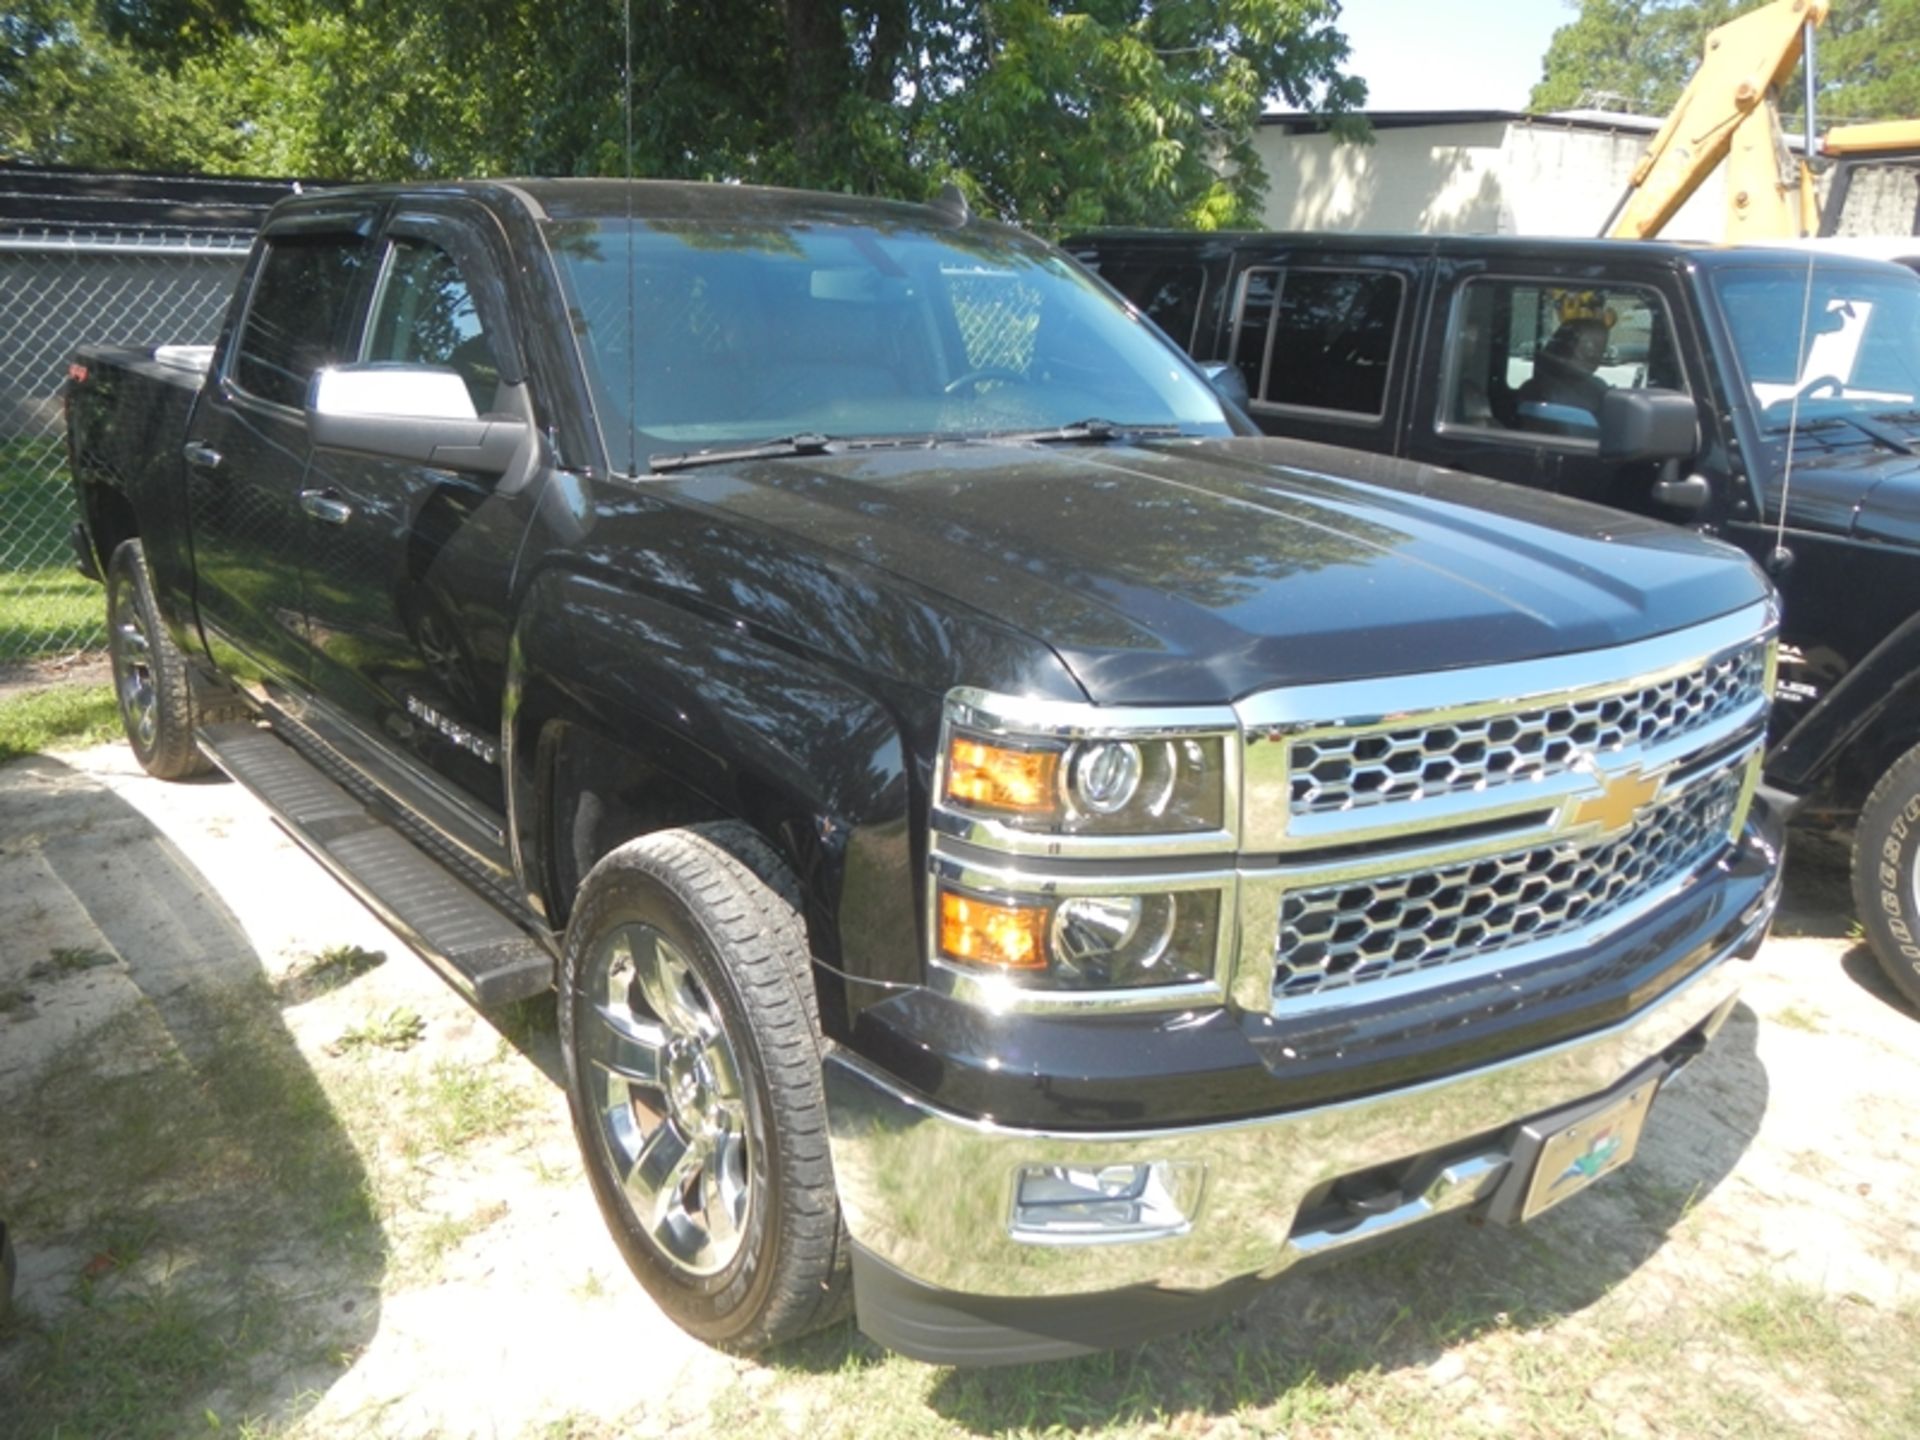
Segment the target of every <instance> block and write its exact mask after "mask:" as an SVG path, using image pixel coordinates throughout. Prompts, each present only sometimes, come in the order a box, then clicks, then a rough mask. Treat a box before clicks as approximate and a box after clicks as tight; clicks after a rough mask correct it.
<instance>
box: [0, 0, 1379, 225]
mask: <svg viewBox="0 0 1920 1440" xmlns="http://www.w3.org/2000/svg"><path fill="white" fill-rule="evenodd" d="M18 3H19V0H16V4H17V5H18ZM1339 11H1340V0H1080V3H1078V4H1063V3H1054V0H977V3H975V0H864V3H856V4H852V5H841V4H830V3H827V0H780V3H777V4H776V3H773V0H709V3H704V4H702V5H699V6H697V7H695V6H689V5H686V4H685V3H683V0H633V8H632V58H633V108H632V116H631V123H632V127H633V143H632V147H631V152H630V153H629V152H628V148H627V145H626V138H625V136H626V128H627V123H628V121H627V116H626V114H625V112H624V111H623V107H622V103H621V98H622V86H621V56H622V54H623V53H624V51H625V47H626V12H625V11H624V10H623V7H622V5H620V4H618V3H614V0H552V3H535V0H419V3H416V4H410V5H404V6H403V5H391V4H385V3H381V0H25V8H24V9H23V10H21V11H20V15H21V16H24V17H26V18H24V19H21V18H18V17H15V16H9V17H7V18H4V19H0V41H4V42H5V43H6V45H7V46H8V49H7V52H6V54H5V55H4V56H0V102H4V103H3V104H0V110H4V113H5V116H6V118H5V119H4V120H0V155H7V154H10V155H13V156H15V157H17V158H26V159H33V160H42V161H62V162H67V163H79V164H141V165H146V166H148V167H151V168H192V169H208V170H216V171H228V172H231V171H236V170H237V171H251V172H254V173H280V174H286V173H294V174H307V175H322V176H329V177H338V178H342V179H362V178H384V179H392V178H405V177H409V176H436V175H461V174H464V175H489V174H494V175H498V174H526V173H544V174H619V173H621V172H622V171H623V170H624V169H625V168H626V167H627V165H628V164H629V162H630V163H631V166H632V168H633V170H634V171H635V173H637V174H640V175H649V176H661V177H671V178H698V179H719V178H735V179H741V180H751V181H759V182H763V183H773V184H794V185H808V186H816V187H822V188H828V189H838V190H847V191H852V192H862V193H878V194H888V195H901V196H915V195H924V194H930V193H932V192H933V191H934V190H936V189H937V188H938V187H939V186H940V185H941V184H942V183H944V182H945V181H947V180H954V181H957V182H958V183H959V184H960V185H961V186H962V187H963V188H965V189H966V190H967V191H968V192H969V194H970V195H971V196H972V197H973V198H974V200H975V202H976V203H977V204H979V205H981V206H983V207H984V208H986V209H989V210H991V211H993V212H995V213H998V214H1001V215H1004V216H1006V217H1007V218H1010V219H1015V220H1019V221H1021V222H1023V223H1026V224H1029V225H1034V226H1038V227H1042V228H1046V227H1065V226H1080V225H1086V224H1092V223H1096V222H1101V221H1107V222H1124V223H1139V224H1193V225H1203V226H1206V225H1221V224H1230V223H1239V222H1244V221H1247V220H1249V219H1251V218H1252V217H1253V216H1255V215H1256V214H1257V207H1258V201H1259V197H1260V195H1261V193H1262V191H1263V190H1264V186H1265V176H1264V174H1263V173H1262V171H1261V169H1260V166H1259V163H1258V160H1257V157H1256V156H1255V154H1254V152H1253V149H1252V145H1251V140H1252V134H1253V130H1254V126H1255V125H1256V123H1257V121H1258V117H1259V112H1260V110H1261V108H1262V106H1263V105H1264V104H1265V103H1266V102H1268V101H1269V100H1273V99H1279V100H1283V101H1284V102H1285V103H1287V104H1288V105H1290V106H1293V107H1297V108H1320V109H1323V110H1325V111H1327V112H1329V113H1333V114H1335V115H1342V114H1344V113H1345V112H1349V111H1351V110H1352V109H1353V108H1355V107H1357V106H1358V105H1359V104H1360V103H1361V102H1362V101H1363V100H1364V98H1365V93H1366V92H1365V86H1364V85H1363V84H1362V83H1361V82H1360V81H1359V80H1358V79H1356V78H1355V77H1353V76H1351V75H1349V74H1347V73H1346V71H1345V63H1346V59H1347V44H1346V40H1345V38H1344V37H1343V36H1342V35H1341V34H1340V31H1339V29H1338V19H1339ZM15 30H18V31H19V32H20V36H21V40H20V43H18V44H16V43H14V32H15ZM29 32H30V33H29ZM1342 123H1343V124H1344V125H1345V126H1346V127H1347V129H1348V132H1349V133H1353V132H1356V131H1359V130H1363V128H1364V127H1363V126H1361V125H1360V124H1359V122H1357V121H1356V120H1354V119H1352V118H1350V117H1349V118H1348V119H1346V120H1344V121H1342Z"/></svg>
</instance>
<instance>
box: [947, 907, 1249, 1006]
mask: <svg viewBox="0 0 1920 1440" xmlns="http://www.w3.org/2000/svg"><path fill="white" fill-rule="evenodd" d="M936 914H937V920H938V934H939V956H940V959H942V960H943V961H945V962H947V963H948V964H951V965H955V966H958V967H960V968H962V969H964V970H968V971H972V972H974V973H976V974H984V975H997V976H1001V977H1003V978H1004V980H1005V981H1006V982H1008V983H1011V984H1014V985H1017V986H1021V987H1023V988H1027V989H1047V990H1123V989H1138V988H1141V987H1144V986H1159V985H1193V984H1199V983H1201V982H1204V981H1207V980H1211V979H1212V978H1213V974H1214V966H1215V961H1216V956H1217V954H1218V948H1219V938H1220V891H1218V890H1179V891H1170V892H1160V893H1145V894H1125V895H1069V896H1049V897H1032V896H1009V895H995V894H988V893H984V892H981V891H974V890H968V889H965V888H962V887H960V886H958V885H956V884H954V883H953V882H951V881H947V880H942V881H941V882H940V884H939V902H938V906H937V909H936Z"/></svg>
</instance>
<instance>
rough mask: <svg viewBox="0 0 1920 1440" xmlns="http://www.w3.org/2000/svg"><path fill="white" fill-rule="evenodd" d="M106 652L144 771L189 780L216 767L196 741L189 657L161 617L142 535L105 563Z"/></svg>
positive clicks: (124, 725)
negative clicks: (188, 669) (175, 642)
mask: <svg viewBox="0 0 1920 1440" xmlns="http://www.w3.org/2000/svg"><path fill="white" fill-rule="evenodd" d="M107 655H108V658H109V659H110V660H111V661H112V662H113V692H114V698H115V700H116V701H117V703H118V704H119V707H120V725H121V728H122V729H123V730H125V731H126V735H127V743H128V744H129V745H131V746H132V747H133V754H134V758H135V759H136V760H138V761H139V762H140V764H141V765H142V766H143V767H144V768H145V769H146V772H147V773H148V774H149V775H153V776H157V777H158V778H159V779H162V780H184V779H186V778H187V777H189V776H192V775H204V774H205V773H206V772H207V771H209V770H211V769H212V768H213V767H212V765H211V764H209V763H208V761H207V759H206V757H205V756H204V755H202V754H201V753H200V751H199V749H198V748H197V747H196V746H195V745H194V743H193V716H194V704H193V689H192V684H191V682H190V680H189V677H188V675H187V662H186V657H185V656H183V655H182V654H181V653H180V648H179V646H177V645H175V644H174V643H173V637H172V636H170V635H168V634H167V629H166V626H165V625H163V624H161V622H160V608H159V606H158V605H156V604H155V603H154V598H153V577H152V576H151V575H150V574H149V573H148V571H147V556H146V552H145V551H144V550H143V549H142V548H141V546H140V542H139V541H138V540H123V541H122V542H121V543H120V545H119V546H118V547H117V548H116V549H115V550H114V552H113V559H112V560H111V561H110V562H108V565H107Z"/></svg>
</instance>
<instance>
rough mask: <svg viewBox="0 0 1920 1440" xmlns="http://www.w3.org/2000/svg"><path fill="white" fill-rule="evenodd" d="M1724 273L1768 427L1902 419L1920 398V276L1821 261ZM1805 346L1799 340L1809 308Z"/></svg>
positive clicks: (1732, 318) (1725, 302)
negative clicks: (1795, 420) (1796, 409)
mask: <svg viewBox="0 0 1920 1440" xmlns="http://www.w3.org/2000/svg"><path fill="white" fill-rule="evenodd" d="M1807 275H1808V272H1807V270H1806V269H1804V268H1802V267H1799V266H1794V267H1789V268H1781V267H1777V266H1765V267H1762V266H1754V267H1752V268H1745V267H1740V268H1730V269H1727V270H1719V271H1715V272H1714V274H1713V284H1714V288H1715V289H1716V290H1717V291H1718V293H1719V296H1720V308H1721V311H1722V312H1723V313H1724V314H1725V315H1726V317H1727V327H1728V329H1729V330H1731V331H1732V333H1733V343H1734V348H1735V350H1736V351H1737V352H1738V355H1739V362H1740V369H1741V372H1742V374H1743V376H1744V377H1745V379H1746V382H1747V385H1748V387H1749V388H1750V389H1751V390H1752V392H1753V398H1754V401H1755V403H1756V404H1757V405H1758V406H1759V407H1760V414H1761V423H1762V425H1763V427H1764V428H1766V429H1768V430H1773V431H1783V430H1785V429H1786V428H1787V427H1788V425H1789V424H1791V423H1792V417H1793V415H1794V403H1793V402H1794V396H1795V395H1798V396H1799V397H1800V403H1799V412H1798V418H1799V423H1800V425H1801V426H1802V427H1805V426H1808V425H1813V424H1817V423H1819V422H1821V421H1826V420H1835V419H1839V420H1845V419H1849V418H1852V417H1873V416H1889V415H1893V416H1897V417H1899V418H1902V419H1904V418H1906V416H1907V414H1908V413H1909V412H1911V411H1913V410H1914V409H1915V408H1916V406H1917V405H1920V276H1914V275H1905V274H1900V273H1896V272H1892V271H1888V272H1886V273H1884V274H1876V273H1873V272H1869V271H1862V270H1858V269H1853V268H1851V267H1841V266H1828V265H1823V264H1821V263H1819V262H1817V261H1816V262H1815V263H1814V264H1813V267H1812V278H1813V283H1812V289H1811V293H1809V290H1808V284H1807ZM1803 307H1804V311H1805V315H1806V343H1805V344H1804V345H1802V344H1801V343H1800V338H1801V314H1802V310H1803Z"/></svg>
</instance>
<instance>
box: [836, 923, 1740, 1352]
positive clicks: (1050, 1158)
mask: <svg viewBox="0 0 1920 1440" xmlns="http://www.w3.org/2000/svg"><path fill="white" fill-rule="evenodd" d="M1776 895H1777V891H1776V890H1770V891H1769V893H1768V896H1767V900H1766V903H1765V904H1764V906H1762V907H1758V913H1755V914H1752V915H1751V916H1750V918H1749V919H1748V921H1747V923H1746V924H1745V925H1744V926H1743V928H1742V929H1741V931H1740V933H1739V934H1738V936H1737V938H1735V939H1733V940H1732V942H1731V943H1729V944H1727V945H1726V946H1725V948H1724V949H1722V950H1721V951H1720V952H1719V953H1718V954H1717V955H1716V956H1715V957H1714V958H1713V959H1712V960H1711V961H1710V962H1709V963H1707V964H1705V965H1703V966H1700V967H1699V968H1697V969H1696V970H1694V971H1693V973H1692V974H1691V975H1690V976H1689V977H1688V979H1686V980H1685V981H1684V982H1683V983H1681V984H1679V985H1677V986H1675V987H1674V988H1672V989H1671V990H1669V991H1667V992H1666V993H1665V994H1663V995H1662V996H1660V997H1659V998H1658V999H1656V1000H1654V1001H1652V1002H1651V1003H1649V1004H1648V1005H1646V1006H1645V1007H1644V1008H1642V1009H1641V1010H1640V1011H1638V1012H1637V1013H1635V1014H1634V1015H1632V1016H1631V1017H1629V1018H1627V1019H1625V1020H1623V1021H1621V1022H1619V1023H1617V1024H1615V1025H1613V1026H1611V1027H1608V1028H1606V1029H1602V1030H1599V1031H1597V1032H1593V1033H1589V1034H1587V1035H1584V1036H1581V1037H1580V1038H1578V1039H1574V1040H1569V1041H1565V1042H1563V1043H1560V1044H1557V1045H1554V1046H1551V1047H1548V1048H1545V1049H1542V1050H1539V1051H1536V1052H1533V1053H1530V1054H1527V1055H1524V1056H1520V1057H1517V1058H1512V1059H1508V1060H1506V1061H1503V1062H1500V1063H1496V1064H1492V1065H1488V1066H1485V1067H1482V1068H1479V1069H1475V1070H1469V1071H1467V1072H1464V1073H1460V1074H1455V1075H1451V1076H1448V1077H1446V1078H1444V1079H1440V1080H1434V1081H1430V1082H1427V1083H1424V1084H1415V1085H1410V1086H1407V1087H1405V1088H1400V1089H1395V1090H1390V1091H1387V1092H1385V1093H1381V1094H1376V1095H1371V1096H1367V1097H1365V1098H1361V1099H1355V1100H1349V1101H1343V1102H1339V1103H1333V1104H1326V1105H1322V1106H1318V1107H1315V1108H1309V1109H1302V1110H1295V1111H1290V1112H1288V1113H1286V1114H1281V1115H1272V1116H1263V1117H1260V1118H1256V1119H1251V1120H1245V1121H1240V1122H1234V1123H1226V1124H1212V1125H1194V1126H1189V1127H1181V1128H1160V1129H1140V1130H1129V1131H1103V1132H1100V1133H1080V1134H1074V1133H1048V1132H1045V1131H1041V1130H1034V1129H1015V1128H1009V1127H1004V1126H1000V1125H996V1124H994V1123H993V1122H992V1121H991V1120H984V1119H972V1118H968V1117H964V1116H960V1115H956V1114H952V1113H949V1112H946V1111H942V1110H939V1109H936V1108H934V1107H933V1106H931V1105H929V1104H928V1103H927V1102H925V1101H924V1100H922V1099H920V1098H918V1097H917V1096H915V1095H913V1094H912V1093H910V1092H908V1091H906V1090H904V1089H902V1088H901V1087H900V1086H898V1085H897V1084H895V1083H894V1082H892V1081H890V1080H889V1079H887V1078H886V1077H885V1076H884V1075H883V1074H882V1073H881V1072H879V1071H878V1070H877V1069H875V1068H874V1067H872V1066H871V1065H870V1064H868V1063H867V1062H865V1061H863V1060H862V1059H860V1058H859V1057H858V1056H856V1055H853V1054H851V1053H850V1052H848V1051H845V1050H836V1051H834V1052H833V1053H831V1054H830V1055H829V1056H828V1058H827V1062H826V1071H825V1078H826V1094H827V1104H828V1110H829V1115H830V1119H831V1127H832V1147H833V1163H834V1170H835V1175H836V1179H837V1183H838V1186H839V1190H840V1197H841V1204H842V1207H843V1209H844V1213H845V1215H846V1220H847V1226H848V1229H849V1231H850V1233H851V1236H852V1238H853V1241H854V1246H855V1250H854V1285H855V1304H856V1309H857V1312H858V1318H859V1323H860V1326H861V1328H862V1329H863V1330H865V1331H866V1332H867V1333H868V1334H869V1335H871V1336H873V1337H874V1338H875V1339H876V1340H878V1341H879V1342H880V1343H882V1344H884V1345H887V1346H888V1347H890V1348H892V1349H896V1350H900V1351H902V1352H903V1353H906V1354H909V1355H914V1356H918V1357H919V1358H922V1359H927V1360H933V1361H937V1362H942V1363H969V1364H996V1363H1015V1362H1024V1361H1032V1360H1038V1359H1048V1358H1055V1357H1058V1356H1064V1355H1072V1354H1079V1353H1084V1352H1086V1351H1088V1350H1093V1349H1101V1348H1106V1347H1109V1346H1113V1345H1117V1344H1127V1343H1133V1342H1136V1341H1138V1340H1141V1339H1145V1338H1148V1337H1149V1336H1151V1335H1152V1334H1156V1333H1161V1332H1165V1331H1168V1330H1175V1329H1182V1328H1187V1327H1190V1326H1191V1325H1194V1324H1198V1323H1203V1322H1204V1321H1206V1320H1207V1319H1210V1318H1213V1317H1214V1316H1216V1315H1218V1314H1221V1313H1224V1312H1225V1311H1227V1310H1231V1309H1232V1308H1235V1307H1236V1306H1238V1305H1239V1304H1241V1303H1244V1301H1245V1300H1246V1299H1248V1298H1250V1295H1251V1293H1252V1290H1253V1288H1254V1287H1255V1286H1257V1285H1258V1284H1259V1283H1260V1282H1262V1281H1265V1280H1268V1279H1271V1278H1272V1277H1274V1276H1276V1275H1278V1274H1280V1273H1281V1272H1282V1271H1284V1270H1286V1269H1288V1268H1289V1267H1291V1266H1293V1265H1295V1264H1297V1263H1299V1262H1300V1261H1302V1260H1306V1259H1309V1258H1315V1257H1318V1256H1323V1255H1330V1254H1335V1253H1338V1252H1339V1251H1341V1250H1344V1249H1348V1248H1351V1247H1352V1246H1354V1245H1357V1244H1361V1243H1365V1242H1368V1241H1371V1240H1373V1239H1375V1238H1377V1237H1378V1236H1380V1235H1382V1234H1384V1233H1389V1232H1391V1231H1394V1230H1398V1229H1400V1228H1402V1227H1404V1226H1405V1225H1408V1224H1411V1223H1414V1222H1416V1221H1419V1220H1423V1219H1426V1218H1430V1217H1431V1216H1433V1215H1435V1214H1439V1213H1443V1212H1445V1211H1466V1210H1470V1209H1473V1208H1475V1207H1480V1208H1485V1207H1486V1205H1487V1204H1488V1203H1489V1202H1490V1201H1491V1200H1492V1199H1493V1197H1494V1196H1495V1193H1496V1191H1498V1190H1499V1189H1500V1186H1501V1181H1502V1180H1503V1179H1504V1178H1505V1172H1506V1171H1507V1169H1508V1168H1509V1165H1508V1162H1507V1157H1508V1156H1509V1154H1510V1153H1511V1151H1512V1148H1513V1145H1514V1142H1515V1139H1516V1137H1517V1135H1518V1131H1519V1126H1520V1123H1521V1122H1522V1121H1524V1120H1526V1119H1527V1118H1529V1117H1532V1116H1536V1115H1539V1114H1541V1113H1542V1112H1545V1111H1550V1110H1557V1109H1560V1108H1562V1107H1565V1106H1567V1105H1571V1104H1574V1103H1576V1102H1579V1101H1583V1100H1586V1099H1589V1098H1591V1097H1594V1096H1598V1095H1601V1094H1603V1093H1606V1092H1608V1091H1609V1090H1612V1089H1614V1088H1616V1087H1618V1086H1619V1085H1620V1084H1621V1083H1622V1082H1624V1081H1626V1080H1627V1079H1629V1078H1630V1077H1640V1076H1642V1075H1643V1074H1650V1073H1655V1072H1657V1071H1658V1070H1660V1069H1661V1068H1662V1067H1665V1068H1666V1069H1669V1070H1670V1069H1676V1068H1678V1066H1679V1065H1680V1064H1683V1063H1685V1061H1686V1060H1688V1059H1690V1058H1691V1057H1692V1056H1693V1055H1694V1054H1697V1053H1698V1051H1699V1050H1700V1049H1701V1048H1702V1047H1703V1046H1704V1044H1705V1042H1706V1040H1707V1039H1709V1038H1710V1037H1711V1036H1712V1034H1713V1033H1714V1032H1715V1031H1716V1030H1717V1029H1718V1028H1719V1026H1720V1025H1721V1023H1722V1022H1724V1020H1725V1019H1726V1017H1727V1015H1728V1014H1729V1013H1730V1011H1731V1010H1732V1007H1733V1004H1734V1000H1735V997H1736V992H1737V988H1738V984H1739V980H1740V971H1741V967H1740V966H1739V965H1738V964H1737V963H1736V962H1737V960H1739V959H1741V958H1744V957H1747V956H1751V955H1752V953H1753V952H1754V951H1755V950H1756V949H1757V948H1758V947H1759V944H1760V941H1761V939H1762V938H1763V937H1764V935H1765V933H1766V928H1767V925H1768V923H1769V922H1770V920H1771V918H1772V906H1773V901H1774V899H1775V898H1776ZM1656 1123H1657V1122H1656ZM1151 1162H1167V1163H1172V1164H1177V1165H1183V1166H1191V1165H1198V1166H1200V1167H1203V1179H1202V1182H1201V1186H1200V1189H1199V1195H1198V1201H1197V1203H1196V1204H1195V1205H1194V1206H1193V1207H1192V1213H1191V1214H1190V1216H1189V1217H1188V1221H1187V1223H1186V1224H1185V1226H1184V1228H1182V1229H1181V1230H1180V1231H1179V1233H1175V1234H1171V1235H1166V1236H1162V1237H1160V1238H1154V1239H1144V1240H1132V1241H1127V1242H1124V1243H1113V1242H1108V1243H1087V1242H1082V1243H1066V1244H1063V1243H1045V1244H1042V1243H1033V1242H1032V1241H1031V1240H1029V1239H1027V1238H1024V1237H1016V1236H1015V1234H1014V1233H1013V1228H1012V1225H1011V1218H1012V1214H1013V1202H1014V1187H1015V1184H1016V1177H1017V1175H1018V1174H1019V1172H1020V1170H1021V1168H1022V1167H1025V1166H1035V1165H1057V1166H1064V1165H1072V1166H1084V1167H1089V1168H1092V1169H1099V1168H1101V1167H1104V1166H1108V1165H1122V1164H1141V1163H1151ZM1395 1167H1398V1168H1397V1172H1396V1173H1397V1174H1399V1175H1400V1176H1401V1177H1403V1178H1402V1181H1401V1183H1402V1186H1403V1190H1402V1194H1403V1196H1404V1199H1403V1200H1402V1201H1401V1202H1400V1203H1398V1204H1396V1205H1392V1206H1390V1207H1388V1208H1386V1209H1384V1210H1380V1209H1377V1208H1376V1210H1375V1212H1374V1213H1371V1214H1368V1215H1366V1216H1364V1217H1362V1216H1361V1215H1359V1214H1357V1213H1355V1214H1347V1213H1337V1207H1336V1213H1334V1214H1332V1215H1331V1216H1330V1214H1329V1210H1328V1207H1327V1201H1328V1197H1329V1195H1330V1193H1331V1188H1332V1186H1333V1185H1334V1184H1335V1182H1338V1181H1341V1180H1342V1179H1343V1177H1354V1176H1362V1175H1368V1174H1372V1175H1378V1174H1379V1173H1381V1172H1382V1171H1383V1169H1384V1170H1388V1171H1394V1170H1395ZM1409 1180H1410V1181H1411V1182H1412V1183H1411V1184H1408V1183H1407V1182H1408V1181H1409Z"/></svg>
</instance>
